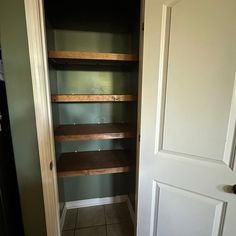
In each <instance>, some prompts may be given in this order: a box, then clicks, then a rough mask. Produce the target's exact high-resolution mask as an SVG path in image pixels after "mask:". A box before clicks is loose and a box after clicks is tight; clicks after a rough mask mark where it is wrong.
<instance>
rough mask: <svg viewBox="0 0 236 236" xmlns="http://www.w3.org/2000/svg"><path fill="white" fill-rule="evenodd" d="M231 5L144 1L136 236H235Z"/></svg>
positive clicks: (234, 5)
mask: <svg viewBox="0 0 236 236" xmlns="http://www.w3.org/2000/svg"><path fill="white" fill-rule="evenodd" d="M235 72H236V1H235V0H174V1H173V0H171V1H164V0H146V1H145V12H144V49H143V76H142V77H143V82H142V99H141V100H142V103H141V106H142V111H141V142H140V145H141V146H140V160H139V185H138V194H139V195H138V196H139V198H138V229H137V235H138V236H148V235H153V236H216V235H223V236H234V235H236V195H235V194H233V193H232V192H231V190H230V188H227V186H228V185H234V184H236V165H235V164H236V163H235V125H236V94H235V90H236V88H235Z"/></svg>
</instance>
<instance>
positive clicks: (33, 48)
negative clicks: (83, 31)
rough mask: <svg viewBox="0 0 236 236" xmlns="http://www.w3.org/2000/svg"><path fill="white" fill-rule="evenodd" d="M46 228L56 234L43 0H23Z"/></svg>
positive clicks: (56, 221)
mask: <svg viewBox="0 0 236 236" xmlns="http://www.w3.org/2000/svg"><path fill="white" fill-rule="evenodd" d="M24 3H25V18H26V25H27V36H28V46H29V56H30V67H31V76H32V87H33V98H34V106H35V117H36V128H37V138H38V147H39V159H40V168H41V178H42V188H43V198H44V211H45V220H46V231H47V235H48V236H60V235H61V232H60V220H59V200H58V189H57V173H56V160H55V148H54V135H53V122H52V112H51V99H50V89H49V76H48V62H47V46H46V36H45V21H44V8H43V0H24Z"/></svg>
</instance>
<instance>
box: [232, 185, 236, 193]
mask: <svg viewBox="0 0 236 236" xmlns="http://www.w3.org/2000/svg"><path fill="white" fill-rule="evenodd" d="M232 191H233V193H234V194H236V184H235V185H233V186H232Z"/></svg>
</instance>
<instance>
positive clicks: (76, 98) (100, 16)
mask: <svg viewBox="0 0 236 236" xmlns="http://www.w3.org/2000/svg"><path fill="white" fill-rule="evenodd" d="M44 7H45V19H46V28H47V29H46V38H47V49H48V64H49V79H50V89H51V103H52V105H51V106H52V113H53V124H54V135H55V153H56V160H57V175H58V191H59V199H60V207H61V210H62V209H63V206H64V204H65V202H70V201H77V200H84V199H92V198H102V197H114V196H117V195H127V196H128V197H129V199H130V201H131V203H132V206H133V207H134V206H135V197H134V196H135V182H136V180H135V178H136V148H137V142H138V138H137V106H138V84H139V81H138V80H139V77H138V74H139V73H138V70H139V34H140V2H139V1H138V0H120V1H104V0H101V1H94V0H92V1H91V0H90V1H89V0H87V1H81V0H78V1H72V0H67V1H52V0H45V2H44Z"/></svg>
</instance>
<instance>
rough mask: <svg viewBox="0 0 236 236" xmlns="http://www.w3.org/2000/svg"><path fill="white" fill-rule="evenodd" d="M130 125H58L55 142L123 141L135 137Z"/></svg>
mask: <svg viewBox="0 0 236 236" xmlns="http://www.w3.org/2000/svg"><path fill="white" fill-rule="evenodd" d="M135 135H136V132H135V128H134V127H133V126H132V125H131V124H125V123H113V124H76V125H60V126H58V127H57V128H56V129H55V141H59V142H60V141H76V140H77V141H85V140H96V139H123V138H133V137H135Z"/></svg>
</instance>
